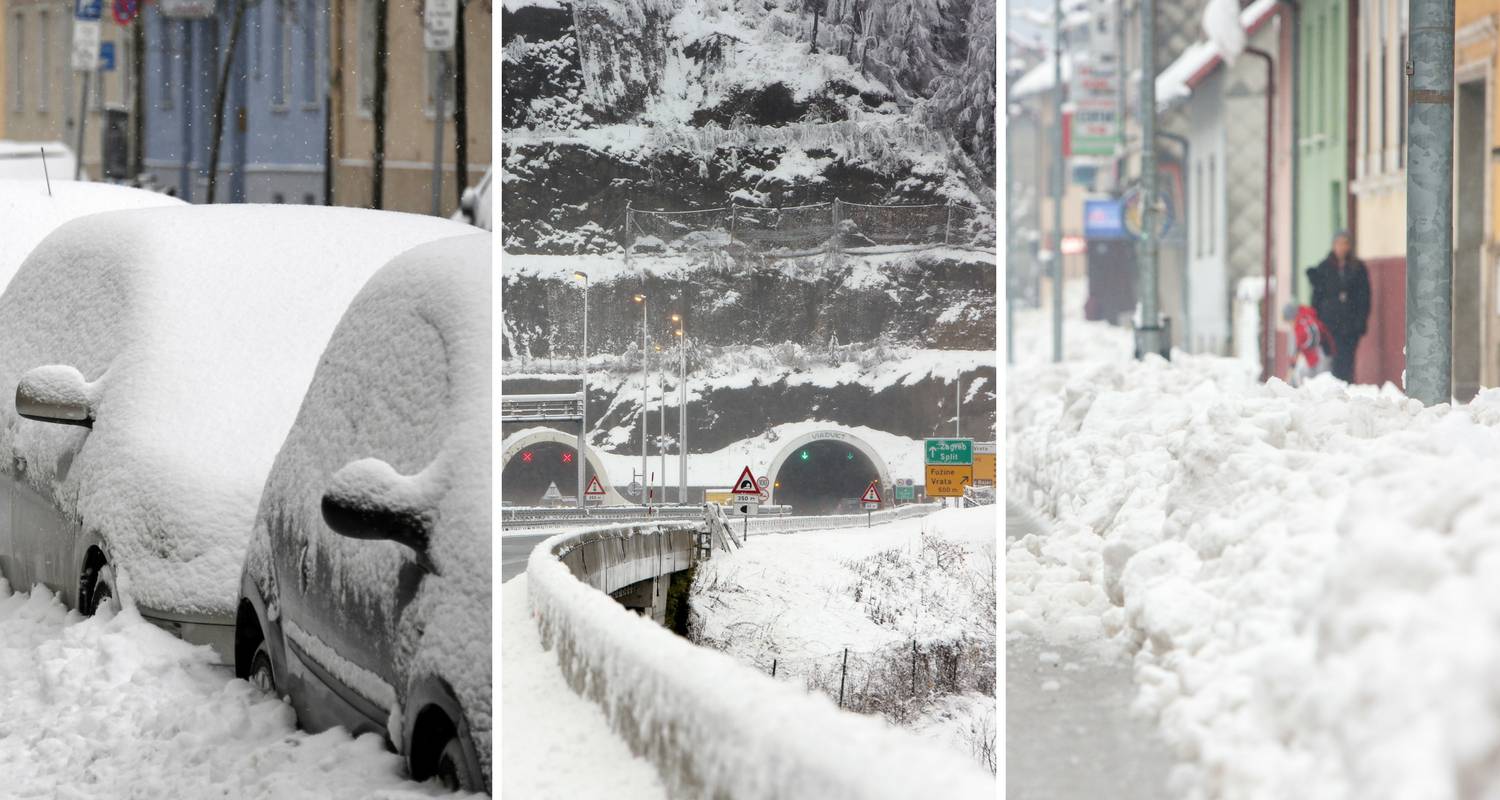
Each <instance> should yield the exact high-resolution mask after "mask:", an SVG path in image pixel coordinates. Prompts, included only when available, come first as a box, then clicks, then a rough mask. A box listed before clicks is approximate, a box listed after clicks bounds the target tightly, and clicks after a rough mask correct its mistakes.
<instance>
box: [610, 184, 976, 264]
mask: <svg viewBox="0 0 1500 800" xmlns="http://www.w3.org/2000/svg"><path fill="white" fill-rule="evenodd" d="M990 217H991V213H990V211H989V210H988V209H985V208H979V207H975V206H969V205H963V204H958V203H952V202H946V203H915V204H884V205H870V204H866V203H851V202H848V201H845V200H841V199H839V198H834V199H833V200H832V201H831V202H824V203H813V204H810V205H803V206H783V207H764V206H750V205H739V204H737V203H735V202H734V201H731V202H730V203H729V204H728V205H726V206H722V207H718V208H700V209H688V210H681V211H667V210H649V209H639V208H632V207H630V206H626V208H625V256H626V258H627V259H628V258H630V257H631V256H632V255H637V254H640V255H646V254H661V255H674V254H682V253H695V252H705V251H723V252H740V251H743V252H750V253H757V254H759V255H762V256H768V257H773V258H802V257H806V256H809V255H816V254H819V253H834V254H838V253H850V254H860V255H875V254H882V253H902V252H915V251H919V250H926V249H933V248H939V247H949V248H960V249H965V250H977V251H983V252H986V253H994V252H995V251H994V250H993V249H992V247H991V246H990V245H993V242H994V230H993V229H994V225H993V222H992V221H991V220H990Z"/></svg>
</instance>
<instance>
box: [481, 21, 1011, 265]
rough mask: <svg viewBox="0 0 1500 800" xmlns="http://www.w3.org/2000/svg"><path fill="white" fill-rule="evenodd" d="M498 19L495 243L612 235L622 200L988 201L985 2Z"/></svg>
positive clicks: (550, 245) (553, 245) (990, 59)
mask: <svg viewBox="0 0 1500 800" xmlns="http://www.w3.org/2000/svg"><path fill="white" fill-rule="evenodd" d="M505 18H506V20H507V23H508V24H507V26H506V34H505V35H506V40H505V45H504V59H505V64H504V76H505V77H504V86H503V88H502V105H503V108H502V117H503V122H504V125H505V128H506V136H505V138H504V141H503V147H504V153H503V157H502V160H503V167H502V181H503V186H504V192H503V197H502V203H503V207H502V215H503V219H504V226H503V237H502V241H503V242H504V247H505V249H506V251H507V252H510V253H516V252H534V253H548V252H550V253H602V252H613V251H615V250H617V249H618V248H619V247H620V246H621V245H622V244H623V242H624V231H623V224H624V212H625V207H626V204H627V202H628V203H631V204H632V205H633V206H634V207H635V208H638V209H661V210H688V209H706V208H712V207H718V206H723V205H725V204H727V203H729V202H731V201H732V202H737V203H739V204H740V205H742V206H745V207H751V208H754V207H763V208H769V207H783V206H790V205H798V204H807V203H820V202H827V201H830V200H832V199H834V198H835V197H837V198H839V199H841V200H843V201H845V202H852V203H900V204H911V203H939V204H943V203H950V202H952V203H959V204H963V205H964V206H977V207H980V208H981V209H988V210H986V211H985V212H984V214H985V215H986V216H987V217H992V216H993V211H992V209H993V206H994V195H993V191H992V189H991V186H992V183H993V177H994V174H995V154H994V146H993V133H994V132H993V130H992V129H991V128H990V120H991V119H992V118H993V114H994V103H995V96H994V91H995V89H994V77H995V76H994V27H993V26H994V4H993V2H989V3H986V2H984V1H983V0H979V2H974V1H973V0H958V1H957V2H952V3H941V4H940V3H931V2H925V0H878V1H877V2H868V3H865V4H863V5H860V4H857V3H851V2H847V1H846V0H822V2H820V3H817V4H803V3H800V2H794V1H793V0H769V1H768V2H751V1H750V0H582V1H581V2H578V3H572V4H568V5H564V6H560V7H554V6H552V5H551V4H527V5H525V6H520V5H518V6H517V7H516V8H511V7H509V6H507V8H506V9H505ZM986 229H987V230H988V231H990V233H989V234H988V238H989V239H990V240H991V241H992V240H993V223H989V224H988V226H987V228H986Z"/></svg>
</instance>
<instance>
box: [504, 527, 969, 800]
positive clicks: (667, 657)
mask: <svg viewBox="0 0 1500 800" xmlns="http://www.w3.org/2000/svg"><path fill="white" fill-rule="evenodd" d="M823 519H827V518H823ZM652 527H654V528H656V529H658V530H664V531H673V532H675V533H677V534H680V535H687V534H688V532H689V531H688V529H686V528H682V529H674V528H673V527H672V526H671V525H669V524H666V523H662V524H658V525H655V526H639V528H640V530H641V531H644V530H645V529H647V528H652ZM615 530H617V531H618V530H621V528H616V529H615ZM603 533H604V529H599V530H590V531H578V532H570V533H566V534H559V535H557V536H554V537H552V538H550V539H548V540H547V541H545V542H543V543H542V544H541V545H539V546H538V547H537V549H536V550H534V551H532V554H531V559H530V561H529V562H528V564H527V568H526V576H527V577H526V580H527V583H528V591H529V593H530V600H531V608H532V612H533V615H534V617H535V618H536V620H537V624H538V626H539V627H540V629H541V638H542V645H543V646H544V647H546V648H548V649H550V650H552V651H553V652H554V653H556V654H557V659H558V664H559V666H561V668H562V672H563V675H564V677H565V678H566V679H567V681H568V683H569V685H571V686H572V687H573V689H574V691H576V692H578V693H579V694H580V695H581V696H583V697H586V698H588V699H590V700H593V701H594V702H596V703H598V704H599V706H600V708H601V709H602V710H603V711H604V715H605V717H606V718H607V719H608V720H609V722H610V725H611V727H612V728H613V729H614V731H615V732H616V733H617V734H618V735H619V736H620V737H621V738H622V739H623V740H624V741H625V743H626V744H627V745H629V747H630V748H631V750H632V751H634V752H635V753H636V754H637V755H640V756H642V757H643V758H646V759H647V760H649V761H651V762H652V763H653V764H654V765H655V766H656V769H657V771H658V772H659V773H660V775H661V777H662V781H663V783H664V784H665V785H666V787H667V792H668V794H669V795H670V796H672V797H714V798H729V799H730V800H773V799H775V800H779V799H780V798H787V797H818V798H850V799H851V800H852V799H853V798H860V799H861V800H910V798H914V797H941V798H954V799H956V800H967V799H968V798H989V797H993V796H994V794H995V781H994V779H993V777H992V776H991V775H990V774H989V773H987V772H986V771H984V770H983V769H981V768H980V767H979V766H977V765H976V764H974V763H973V762H971V761H969V760H967V759H964V758H962V757H960V756H959V755H958V754H956V753H951V752H948V751H947V750H945V749H943V748H942V747H941V746H939V745H937V744H936V743H934V742H931V741H929V740H927V739H923V738H921V737H919V736H916V735H914V734H911V733H908V732H905V731H902V730H899V729H896V728H893V727H891V726H890V725H888V724H887V723H886V722H885V721H883V720H881V719H879V718H877V717H871V716H862V715H858V714H853V713H848V712H844V711H840V710H839V709H838V708H837V707H836V706H835V704H834V703H833V701H831V700H829V699H828V698H826V697H823V696H821V695H812V694H809V693H807V692H806V691H805V690H803V689H802V688H801V687H798V686H793V685H790V684H787V683H782V682H777V681H776V680H774V679H772V678H771V677H769V676H767V675H765V674H763V673H761V672H760V671H758V670H756V669H754V668H752V667H749V666H747V665H745V664H742V663H740V662H739V661H736V660H735V659H734V658H732V657H731V656H728V655H726V654H724V653H720V652H718V651H715V650H710V649H707V648H701V647H698V646H696V645H693V644H692V643H690V642H688V641H687V640H686V639H684V638H682V637H680V636H677V635H676V634H674V633H672V632H671V631H669V630H667V629H665V628H663V627H661V626H659V625H657V624H655V623H654V622H652V621H651V620H649V619H645V618H643V617H641V616H639V615H636V614H633V613H631V612H629V611H627V610H626V609H625V608H624V607H623V606H621V605H620V604H619V603H617V602H615V601H614V600H612V599H610V598H609V597H608V596H607V595H606V594H604V593H603V592H600V591H596V590H594V589H592V588H590V586H588V585H585V582H584V581H581V580H580V579H579V578H577V577H575V573H574V572H572V571H570V569H569V566H570V565H574V566H575V568H576V565H578V564H580V563H581V562H582V560H583V559H582V557H581V556H580V555H575V554H580V553H587V552H588V548H590V547H597V546H598V543H599V542H604V544H603V546H604V547H605V548H606V550H607V549H608V548H609V547H610V545H611V544H613V545H614V546H615V547H618V544H617V543H614V542H613V541H612V539H610V538H609V537H608V536H602V534H603ZM637 535H639V534H637ZM570 559H571V560H570ZM585 574H587V570H585ZM559 768H560V769H565V768H568V765H565V764H564V765H559Z"/></svg>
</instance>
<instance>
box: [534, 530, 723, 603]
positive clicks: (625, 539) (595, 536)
mask: <svg viewBox="0 0 1500 800" xmlns="http://www.w3.org/2000/svg"><path fill="white" fill-rule="evenodd" d="M701 527H702V525H701V523H698V524H684V523H681V522H675V523H674V522H662V523H650V524H639V525H604V526H601V527H597V528H587V529H585V530H581V531H575V532H571V533H565V534H559V535H558V536H554V537H552V538H550V539H548V540H547V541H546V542H543V543H542V544H541V545H538V547H537V550H538V551H540V550H541V549H542V548H543V547H547V546H548V545H549V544H550V545H551V551H550V552H552V553H553V554H554V558H556V559H557V560H558V561H560V562H561V563H562V564H563V565H565V566H566V567H567V568H568V569H569V571H570V572H571V574H572V575H573V576H574V577H575V578H577V579H578V580H580V581H582V582H584V583H586V584H588V585H589V586H591V587H593V588H594V589H597V590H599V591H601V592H603V593H605V594H611V593H614V592H617V591H619V590H621V589H623V588H625V587H627V586H630V585H631V584H635V583H640V582H641V581H644V580H649V579H651V578H657V577H660V576H662V575H670V574H671V573H674V572H681V571H683V570H686V569H689V568H691V567H692V566H693V563H694V557H695V552H694V551H695V550H696V548H697V545H698V535H699V533H700V532H701ZM532 558H533V560H534V559H535V553H533V554H532Z"/></svg>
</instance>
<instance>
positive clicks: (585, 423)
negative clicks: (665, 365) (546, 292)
mask: <svg viewBox="0 0 1500 800" xmlns="http://www.w3.org/2000/svg"><path fill="white" fill-rule="evenodd" d="M573 278H574V280H578V281H582V282H583V342H582V348H581V349H582V351H583V364H582V365H581V373H580V375H579V389H580V394H581V395H582V396H583V419H581V420H580V421H579V423H578V429H579V434H578V507H579V508H583V507H584V506H585V505H586V504H587V500H586V498H585V496H584V493H583V492H584V483H583V482H584V479H585V477H586V476H585V474H584V456H583V448H585V447H587V446H588V437H589V276H588V273H587V272H582V271H575V272H574V273H573Z"/></svg>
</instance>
